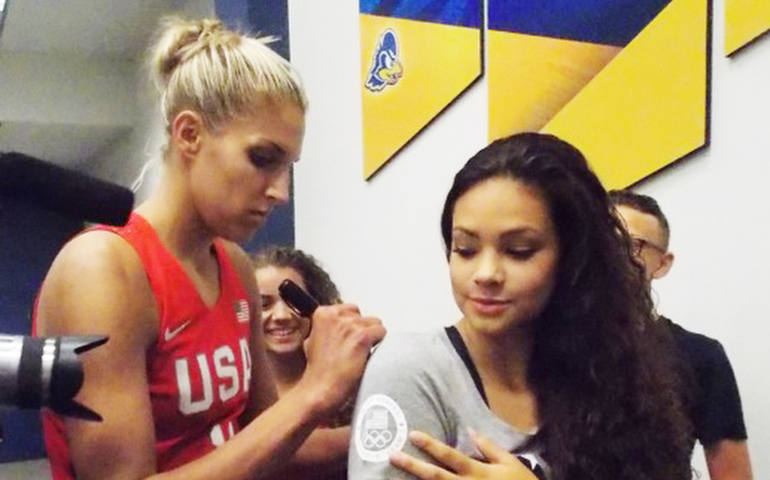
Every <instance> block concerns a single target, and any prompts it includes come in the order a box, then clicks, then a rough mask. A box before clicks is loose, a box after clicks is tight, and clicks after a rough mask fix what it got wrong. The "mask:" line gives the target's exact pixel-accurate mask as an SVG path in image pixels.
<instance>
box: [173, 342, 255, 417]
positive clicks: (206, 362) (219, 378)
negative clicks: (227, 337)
mask: <svg viewBox="0 0 770 480" xmlns="http://www.w3.org/2000/svg"><path fill="white" fill-rule="evenodd" d="M238 345H239V350H240V351H239V352H238V354H239V355H240V356H241V366H242V371H238V364H237V362H236V357H235V355H236V353H235V352H233V349H232V348H231V347H230V345H222V346H220V347H219V348H217V349H216V350H214V351H213V352H205V353H199V354H197V355H195V356H192V357H185V358H178V359H176V360H175V362H174V368H175V370H176V382H177V388H178V389H179V411H180V412H181V413H182V414H183V415H194V414H196V413H200V412H205V411H206V410H208V409H209V408H211V405H213V403H214V400H215V395H216V398H217V399H218V400H219V401H220V402H222V403H224V402H226V401H228V400H230V399H231V398H233V397H235V396H236V395H238V393H240V392H244V393H246V392H248V391H249V385H250V383H251V354H250V351H249V344H248V342H247V341H246V339H245V338H241V339H240V340H239V341H238ZM191 368H197V369H198V371H199V372H200V378H201V393H200V395H199V397H198V398H193V388H192V381H191V374H190V369H191ZM215 385H216V389H215Z"/></svg>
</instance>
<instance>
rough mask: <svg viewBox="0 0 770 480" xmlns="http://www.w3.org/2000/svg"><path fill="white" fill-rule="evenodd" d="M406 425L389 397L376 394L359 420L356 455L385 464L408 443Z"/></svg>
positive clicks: (357, 423)
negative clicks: (393, 453)
mask: <svg viewBox="0 0 770 480" xmlns="http://www.w3.org/2000/svg"><path fill="white" fill-rule="evenodd" d="M407 432H408V429H407V425H406V418H405V417H404V412H403V411H402V410H401V407H399V406H398V404H397V403H396V402H395V401H394V400H393V399H392V398H390V397H389V396H387V395H383V394H379V393H378V394H375V395H372V396H370V397H369V398H367V399H366V401H364V403H363V405H362V406H361V409H360V411H359V414H358V417H357V418H356V424H355V433H354V435H353V436H354V439H355V445H356V452H357V453H358V456H359V457H361V459H362V460H364V461H368V462H386V461H388V457H389V456H390V454H391V453H392V452H394V451H396V450H401V448H402V447H403V446H404V443H406V436H407Z"/></svg>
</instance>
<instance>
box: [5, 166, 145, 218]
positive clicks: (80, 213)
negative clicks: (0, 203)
mask: <svg viewBox="0 0 770 480" xmlns="http://www.w3.org/2000/svg"><path fill="white" fill-rule="evenodd" d="M0 195H3V196H6V197H8V198H15V199H19V200H23V201H26V202H28V203H32V204H35V205H36V206H39V207H43V208H46V209H49V210H53V211H55V212H58V213H61V214H63V215H67V216H70V217H75V218H78V219H81V220H86V221H89V222H95V223H105V224H108V225H123V224H125V223H126V222H127V221H128V217H129V215H130V214H131V210H132V209H133V207H134V193H133V192H132V191H131V190H129V189H128V188H125V187H122V186H120V185H117V184H114V183H110V182H105V181H103V180H99V179H96V178H93V177H90V176H88V175H85V174H82V173H79V172H75V171H72V170H69V169H66V168H64V167H61V166H59V165H54V164H51V163H48V162H44V161H42V160H38V159H36V158H32V157H30V156H27V155H24V154H21V153H3V154H0Z"/></svg>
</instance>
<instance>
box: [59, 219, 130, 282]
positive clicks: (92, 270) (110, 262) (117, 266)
mask: <svg viewBox="0 0 770 480" xmlns="http://www.w3.org/2000/svg"><path fill="white" fill-rule="evenodd" d="M143 270H144V269H143V267H142V263H141V260H140V259H139V256H138V254H137V253H136V251H135V250H134V248H133V247H132V246H131V244H129V243H128V242H127V241H126V240H124V239H123V238H121V237H120V236H119V235H116V234H114V233H112V232H109V231H104V230H92V231H87V232H84V233H82V234H80V235H78V236H76V237H75V238H73V239H72V240H70V241H69V242H67V244H66V245H64V247H63V248H62V249H61V251H60V252H59V254H58V255H57V256H56V258H55V259H54V262H53V264H52V265H51V270H50V274H53V275H57V274H58V275H64V276H67V277H70V276H73V277H77V278H83V276H84V275H97V276H98V275H105V276H110V275H117V276H120V277H122V278H125V279H129V278H130V277H135V276H137V275H143Z"/></svg>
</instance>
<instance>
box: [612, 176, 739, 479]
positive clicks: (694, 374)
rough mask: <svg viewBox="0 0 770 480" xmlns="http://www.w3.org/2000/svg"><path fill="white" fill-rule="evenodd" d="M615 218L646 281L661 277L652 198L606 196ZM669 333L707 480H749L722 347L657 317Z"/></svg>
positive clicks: (664, 229)
mask: <svg viewBox="0 0 770 480" xmlns="http://www.w3.org/2000/svg"><path fill="white" fill-rule="evenodd" d="M610 199H611V200H612V202H613V204H614V205H615V208H616V210H617V212H618V215H619V216H620V217H621V219H622V220H623V222H624V223H625V225H626V229H627V231H628V233H629V235H630V236H631V240H632V242H633V247H632V248H633V252H632V253H633V255H634V257H635V258H636V260H637V261H638V262H639V264H640V265H642V266H643V267H644V273H645V276H646V278H647V281H648V282H650V283H651V282H652V280H655V279H658V278H661V277H664V276H665V275H666V274H667V273H668V271H669V270H670V269H671V265H672V264H673V262H674V255H673V254H672V253H671V252H669V251H668V240H669V235H670V230H669V225H668V220H667V219H666V217H665V215H663V212H662V211H661V209H660V206H658V202H656V201H655V199H654V198H651V197H648V196H646V195H640V194H637V193H633V192H631V191H628V190H615V191H612V192H610ZM659 319H660V321H662V322H665V323H666V324H667V325H668V326H669V327H670V328H671V332H672V334H673V338H674V341H675V343H676V345H677V347H678V348H679V349H680V352H679V353H680V358H681V359H682V361H683V363H684V368H688V369H689V370H688V371H686V372H683V383H684V384H685V385H686V386H688V387H689V389H690V390H691V391H690V392H688V393H689V394H688V395H687V399H686V401H685V403H686V406H687V410H688V414H689V415H690V419H691V420H692V423H693V426H694V429H695V437H696V438H697V439H698V440H699V441H700V442H701V444H702V445H703V448H704V451H705V453H706V463H707V465H708V470H709V476H710V477H711V479H712V480H727V479H730V480H733V479H740V480H748V479H751V478H752V475H751V463H750V461H749V451H748V448H747V446H746V438H747V437H746V427H745V425H744V423H743V412H742V409H741V399H740V396H739V394H738V386H737V385H736V382H735V376H734V375H733V370H732V368H731V367H730V362H729V360H728V359H727V355H726V354H725V351H724V349H723V348H722V345H721V344H720V343H719V342H718V341H717V340H714V339H713V338H709V337H706V336H705V335H700V334H697V333H693V332H690V331H688V330H685V329H684V328H682V327H681V326H679V325H677V324H676V323H674V322H672V321H671V320H669V319H668V318H665V317H663V316H659Z"/></svg>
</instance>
